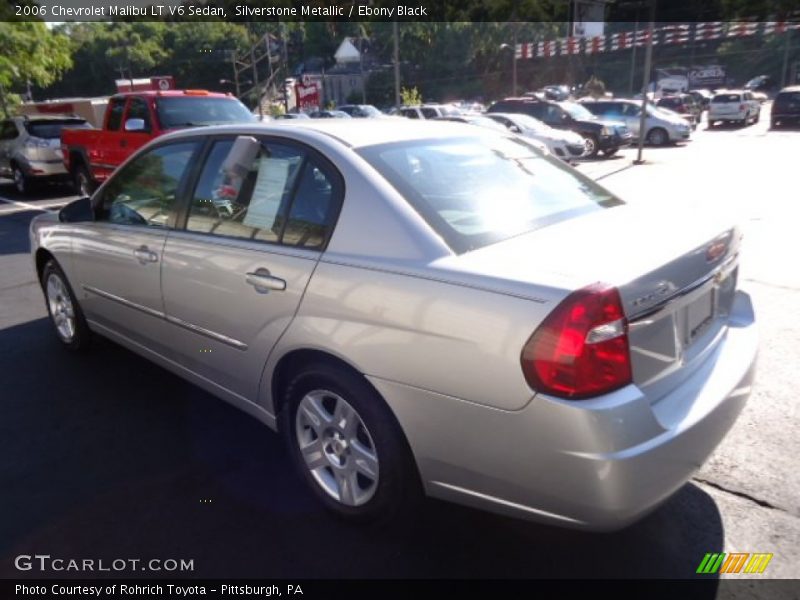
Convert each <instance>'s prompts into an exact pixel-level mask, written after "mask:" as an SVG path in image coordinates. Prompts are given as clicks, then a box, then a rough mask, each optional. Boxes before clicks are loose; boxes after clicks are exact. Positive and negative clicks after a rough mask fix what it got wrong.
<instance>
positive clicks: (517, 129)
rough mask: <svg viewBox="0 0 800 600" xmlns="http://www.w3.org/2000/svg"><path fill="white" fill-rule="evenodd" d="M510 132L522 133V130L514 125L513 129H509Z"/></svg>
mask: <svg viewBox="0 0 800 600" xmlns="http://www.w3.org/2000/svg"><path fill="white" fill-rule="evenodd" d="M508 130H509V131H511V132H513V133H522V129H520V128H519V127H517V126H516V125H512V126H511V127H509V128H508Z"/></svg>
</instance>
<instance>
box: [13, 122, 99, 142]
mask: <svg viewBox="0 0 800 600" xmlns="http://www.w3.org/2000/svg"><path fill="white" fill-rule="evenodd" d="M91 127H92V126H91V125H89V124H88V123H87V122H86V121H84V120H83V119H64V120H54V119H48V120H47V121H26V122H25V130H26V131H27V132H28V133H29V134H30V135H32V136H33V137H37V138H42V139H45V140H52V139H56V138H60V137H61V130H62V129H64V128H67V129H91Z"/></svg>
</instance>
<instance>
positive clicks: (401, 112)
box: [392, 104, 461, 119]
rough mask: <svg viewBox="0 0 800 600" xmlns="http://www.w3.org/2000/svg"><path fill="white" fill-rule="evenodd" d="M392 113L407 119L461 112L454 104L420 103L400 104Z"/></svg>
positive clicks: (451, 114) (434, 117)
mask: <svg viewBox="0 0 800 600" xmlns="http://www.w3.org/2000/svg"><path fill="white" fill-rule="evenodd" d="M392 114H394V115H397V116H400V117H406V118H408V119H436V118H438V117H452V116H456V115H459V114H461V111H459V110H458V109H457V108H456V107H455V106H452V105H449V104H421V105H419V106H401V107H400V108H398V109H396V110H395V111H394V112H393V113H392Z"/></svg>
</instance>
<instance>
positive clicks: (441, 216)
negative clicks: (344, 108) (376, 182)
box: [359, 131, 622, 253]
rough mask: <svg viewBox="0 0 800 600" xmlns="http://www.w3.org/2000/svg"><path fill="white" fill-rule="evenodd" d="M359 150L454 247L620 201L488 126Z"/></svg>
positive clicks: (469, 246) (478, 244)
mask: <svg viewBox="0 0 800 600" xmlns="http://www.w3.org/2000/svg"><path fill="white" fill-rule="evenodd" d="M359 153H360V154H361V155H362V156H363V157H364V158H365V159H366V160H367V161H368V162H369V163H370V164H371V165H372V166H373V167H374V168H375V169H377V170H378V171H379V172H380V173H381V175H383V177H384V178H385V179H387V180H388V181H389V183H391V184H392V185H393V186H394V187H395V189H397V191H398V192H400V194H402V195H403V196H404V197H405V198H406V200H407V201H408V202H409V203H410V204H411V205H412V206H413V207H414V208H415V209H416V210H417V212H419V213H420V215H421V216H422V217H423V218H424V219H425V220H426V221H427V222H428V224H429V225H430V226H431V227H432V228H433V229H434V230H436V232H437V233H438V234H439V235H440V236H441V237H442V238H443V239H444V240H445V241H446V242H447V244H448V245H449V246H450V247H451V248H452V249H453V250H454V251H455V252H459V253H461V252H467V251H469V250H473V249H476V248H480V247H482V246H486V245H489V244H493V243H496V242H499V241H501V240H504V239H508V238H510V237H513V236H516V235H519V234H522V233H526V232H529V231H533V230H535V229H539V228H541V227H545V226H547V225H551V224H553V223H556V222H559V221H563V220H567V219H570V218H573V217H575V216H577V215H579V214H583V213H586V212H591V211H595V210H602V209H603V208H608V207H612V206H617V205H619V204H622V201H620V200H618V199H617V198H616V197H614V196H612V195H611V193H610V192H608V191H606V190H605V189H603V188H601V187H600V186H599V185H597V184H596V183H594V182H593V181H592V180H591V179H589V178H588V177H586V176H585V175H582V174H581V173H578V172H576V171H573V170H572V169H570V168H569V167H566V166H564V165H563V164H562V162H561V161H560V160H558V159H555V158H552V157H549V156H544V155H543V154H542V153H541V152H540V151H538V150H535V149H534V147H533V146H531V145H530V144H528V143H526V142H525V141H523V140H521V139H519V138H509V137H508V136H505V135H496V134H494V133H492V132H488V131H487V132H486V135H482V136H475V137H468V138H451V139H444V140H442V139H430V140H414V141H411V142H395V143H389V144H382V145H379V146H369V147H366V148H362V149H361V150H360V151H359Z"/></svg>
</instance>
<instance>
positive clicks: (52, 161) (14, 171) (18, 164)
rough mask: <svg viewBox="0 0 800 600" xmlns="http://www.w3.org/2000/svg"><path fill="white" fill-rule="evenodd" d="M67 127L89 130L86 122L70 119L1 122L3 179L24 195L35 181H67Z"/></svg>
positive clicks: (24, 118) (0, 168) (28, 118)
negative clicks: (63, 144) (63, 138)
mask: <svg viewBox="0 0 800 600" xmlns="http://www.w3.org/2000/svg"><path fill="white" fill-rule="evenodd" d="M64 127H71V128H81V129H88V128H90V127H91V125H89V124H88V123H87V122H86V120H85V119H81V118H80V117H67V116H22V117H13V118H11V119H6V120H4V121H0V176H4V177H9V178H11V179H13V180H14V187H16V189H17V192H19V193H20V194H27V193H28V192H29V191H30V188H31V183H32V182H33V181H34V180H44V179H67V178H68V174H67V170H66V169H65V168H64V160H63V157H62V155H61V130H62V129H63V128H64Z"/></svg>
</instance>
